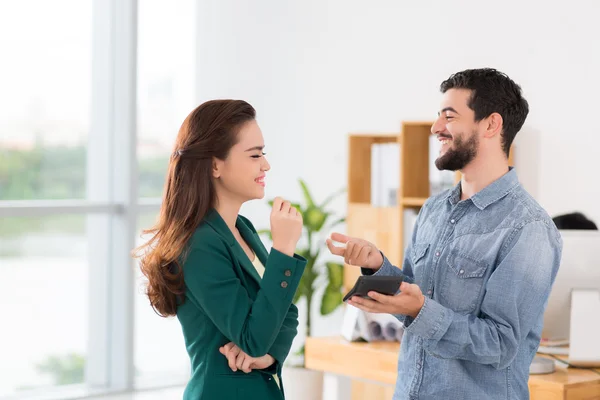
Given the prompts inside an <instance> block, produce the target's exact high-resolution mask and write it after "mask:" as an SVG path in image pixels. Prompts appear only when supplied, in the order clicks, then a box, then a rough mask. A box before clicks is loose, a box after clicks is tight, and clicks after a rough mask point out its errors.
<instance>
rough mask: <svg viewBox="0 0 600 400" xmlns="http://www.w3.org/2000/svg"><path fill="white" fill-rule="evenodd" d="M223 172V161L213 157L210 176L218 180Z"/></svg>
mask: <svg viewBox="0 0 600 400" xmlns="http://www.w3.org/2000/svg"><path fill="white" fill-rule="evenodd" d="M222 170H223V161H222V160H219V159H217V158H215V157H213V160H212V175H213V178H215V179H219V178H220V177H221V171H222Z"/></svg>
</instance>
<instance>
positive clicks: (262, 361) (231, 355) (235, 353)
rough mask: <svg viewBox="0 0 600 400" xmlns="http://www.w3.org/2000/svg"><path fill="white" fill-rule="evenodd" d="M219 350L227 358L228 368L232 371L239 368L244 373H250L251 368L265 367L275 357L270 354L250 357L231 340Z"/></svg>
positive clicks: (269, 364)
mask: <svg viewBox="0 0 600 400" xmlns="http://www.w3.org/2000/svg"><path fill="white" fill-rule="evenodd" d="M219 352H220V353H221V354H223V355H224V356H225V357H226V358H227V361H228V363H229V368H231V370H232V371H234V372H235V371H237V370H238V369H241V370H242V371H244V372H245V373H250V371H252V370H253V369H265V368H268V367H270V366H271V365H273V364H274V363H275V359H274V358H273V356H271V355H270V354H265V355H264V356H262V357H256V358H255V357H250V356H249V355H248V354H246V353H244V352H243V351H242V350H241V349H240V348H239V347H238V346H236V344H235V343H233V342H229V343H227V344H226V345H225V346H222V347H219Z"/></svg>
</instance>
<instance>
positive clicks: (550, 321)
mask: <svg viewBox="0 0 600 400" xmlns="http://www.w3.org/2000/svg"><path fill="white" fill-rule="evenodd" d="M560 234H561V236H562V240H563V250H562V257H561V262H560V268H559V269H558V273H557V275H556V280H555V281H554V286H553V287H552V292H551V293H550V298H549V299H548V306H547V307H546V312H545V314H544V328H543V331H542V338H543V339H548V340H551V341H554V340H569V339H570V321H571V293H572V291H573V290H574V289H596V290H599V291H600V231H592V230H561V231H560ZM590 318H596V319H600V314H598V315H595V316H592V315H590Z"/></svg>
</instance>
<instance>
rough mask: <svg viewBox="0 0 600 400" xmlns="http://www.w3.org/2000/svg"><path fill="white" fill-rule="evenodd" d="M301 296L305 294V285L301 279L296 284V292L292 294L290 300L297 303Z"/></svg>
mask: <svg viewBox="0 0 600 400" xmlns="http://www.w3.org/2000/svg"><path fill="white" fill-rule="evenodd" d="M303 296H306V285H303V284H302V279H301V280H300V284H299V285H298V290H296V293H295V294H294V299H293V300H292V303H294V304H297V303H298V301H299V300H300V299H301V298H302V297H303Z"/></svg>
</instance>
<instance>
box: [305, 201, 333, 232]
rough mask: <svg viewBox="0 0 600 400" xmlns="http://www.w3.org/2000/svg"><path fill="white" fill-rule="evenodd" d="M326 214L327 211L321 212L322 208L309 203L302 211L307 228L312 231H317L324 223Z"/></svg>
mask: <svg viewBox="0 0 600 400" xmlns="http://www.w3.org/2000/svg"><path fill="white" fill-rule="evenodd" d="M328 216H329V214H328V213H326V212H323V210H321V209H320V208H318V207H315V206H314V205H311V206H308V207H307V209H306V211H304V213H303V215H302V218H303V222H304V225H305V226H306V228H307V229H310V230H311V231H313V232H318V231H320V230H321V228H322V227H323V225H324V224H325V221H326V220H327V217H328Z"/></svg>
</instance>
